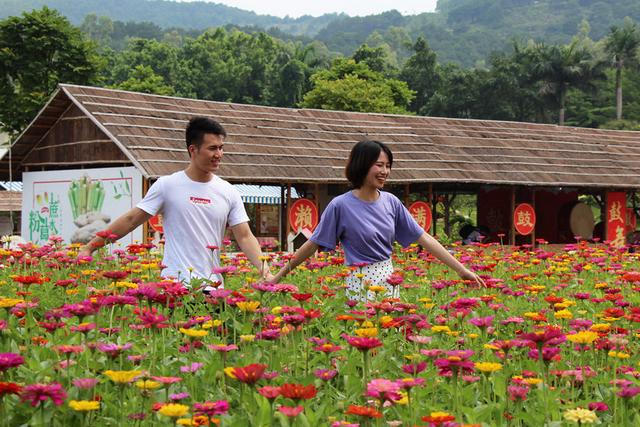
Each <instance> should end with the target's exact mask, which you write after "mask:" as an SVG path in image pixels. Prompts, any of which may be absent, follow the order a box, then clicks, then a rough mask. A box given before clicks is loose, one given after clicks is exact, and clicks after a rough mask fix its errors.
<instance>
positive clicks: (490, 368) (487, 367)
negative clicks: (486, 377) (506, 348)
mask: <svg viewBox="0 0 640 427" xmlns="http://www.w3.org/2000/svg"><path fill="white" fill-rule="evenodd" d="M475 366H476V369H477V370H479V371H480V372H484V373H491V372H496V371H499V370H500V369H502V364H501V363H493V362H476V363H475Z"/></svg>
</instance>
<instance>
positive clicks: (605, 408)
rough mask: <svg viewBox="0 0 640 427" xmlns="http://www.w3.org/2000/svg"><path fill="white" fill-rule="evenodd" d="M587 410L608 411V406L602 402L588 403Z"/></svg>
mask: <svg viewBox="0 0 640 427" xmlns="http://www.w3.org/2000/svg"><path fill="white" fill-rule="evenodd" d="M589 410H591V411H596V412H604V411H608V410H609V405H607V404H606V403H604V402H591V403H589Z"/></svg>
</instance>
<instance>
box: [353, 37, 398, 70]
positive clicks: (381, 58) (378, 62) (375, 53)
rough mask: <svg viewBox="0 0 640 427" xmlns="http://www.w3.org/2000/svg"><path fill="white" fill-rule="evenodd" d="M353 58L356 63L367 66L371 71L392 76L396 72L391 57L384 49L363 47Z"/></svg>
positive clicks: (364, 45) (380, 47)
mask: <svg viewBox="0 0 640 427" xmlns="http://www.w3.org/2000/svg"><path fill="white" fill-rule="evenodd" d="M351 58H353V60H354V61H356V63H358V64H359V63H364V64H367V67H369V69H370V70H371V71H375V72H377V73H381V74H384V75H386V76H390V75H392V74H394V72H395V71H396V70H395V69H394V68H393V66H392V65H391V63H390V61H389V56H388V53H387V51H386V50H385V48H384V47H382V46H378V47H369V46H368V45H366V44H363V45H361V46H360V47H359V48H358V49H357V50H356V51H355V52H354V53H353V56H352V57H351Z"/></svg>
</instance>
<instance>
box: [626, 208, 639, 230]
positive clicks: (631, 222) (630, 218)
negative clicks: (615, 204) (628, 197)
mask: <svg viewBox="0 0 640 427" xmlns="http://www.w3.org/2000/svg"><path fill="white" fill-rule="evenodd" d="M637 226H638V218H637V217H636V213H635V211H634V210H633V208H627V233H631V232H632V231H636V227H637Z"/></svg>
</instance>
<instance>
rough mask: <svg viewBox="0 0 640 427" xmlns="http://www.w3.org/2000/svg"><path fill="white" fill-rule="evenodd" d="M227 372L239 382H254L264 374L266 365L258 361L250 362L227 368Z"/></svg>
mask: <svg viewBox="0 0 640 427" xmlns="http://www.w3.org/2000/svg"><path fill="white" fill-rule="evenodd" d="M228 369H229V370H228V372H229V374H230V375H231V376H232V377H234V378H235V379H237V380H238V381H240V382H243V383H245V384H255V383H257V382H258V380H260V378H262V376H263V375H264V370H265V369H267V365H263V364H260V363H252V364H250V365H247V366H242V367H237V368H235V367H234V368H228Z"/></svg>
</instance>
